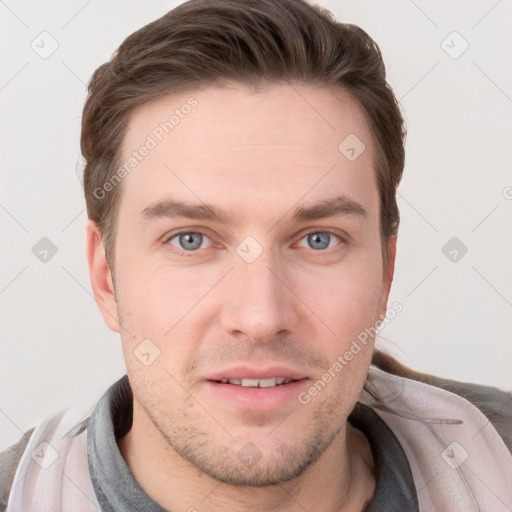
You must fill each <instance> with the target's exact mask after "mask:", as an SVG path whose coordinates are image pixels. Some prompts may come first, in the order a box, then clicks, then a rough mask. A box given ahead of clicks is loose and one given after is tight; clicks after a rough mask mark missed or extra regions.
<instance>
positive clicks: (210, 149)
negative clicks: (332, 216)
mask: <svg viewBox="0 0 512 512" xmlns="http://www.w3.org/2000/svg"><path fill="white" fill-rule="evenodd" d="M144 147H146V148H148V149H144ZM374 152H375V149H374V144H373V141H372V137H371V132H370V130H369V127H368V125H367V122H366V119H365V116H364V115H363V113H362V111H361V110H360V108H359V107H358V106H357V104H356V103H355V102H354V101H353V100H352V99H351V98H350V96H349V95H348V94H347V93H346V92H343V91H340V90H338V91H336V92H333V91H329V90H327V89H325V88H313V87H312V86H302V85H291V84H283V85H281V84H279V85H277V84H273V85H269V86H267V87H264V88H262V89H260V90H258V91H254V90H252V89H249V88H247V87H245V86H241V85H240V86H234V85H233V86H229V87H208V88H206V89H204V90H201V91H188V92H183V93H179V94H172V95H168V96H164V97H161V98H159V99H157V100H155V101H153V102H151V103H147V104H144V105H142V106H140V107H139V108H137V109H136V110H135V111H134V112H133V113H132V115H131V117H130V119H129V123H128V129H127V132H126V136H125V139H124V141H123V145H122V161H123V162H127V161H128V160H129V159H131V160H132V163H133V164H134V165H133V167H132V168H131V169H130V170H129V172H128V173H127V175H126V177H125V178H124V180H123V199H122V206H121V209H123V207H124V208H126V207H129V208H130V209H131V210H134V209H138V211H141V210H143V209H144V208H145V207H146V206H147V205H148V204H150V203H153V202H155V200H158V199H159V198H160V197H164V196H168V195H172V196H173V197H175V198H177V199H180V200H194V202H197V201H198V200H200V201H203V202H207V203H211V204H219V203H229V204H230V205H231V206H233V208H240V209H241V210H247V209H249V208H250V209H251V211H252V213H253V214H255V213H259V214H261V215H264V214H267V215H269V214H270V213H271V209H272V205H276V206H279V211H282V210H283V208H284V206H285V205H288V206H291V205H292V204H294V203H297V202H298V201H301V198H302V200H303V201H306V202H307V201H310V200H311V201H313V200H315V199H325V198H327V197H329V196H331V195H338V194H343V195H349V196H350V195H351V196H352V198H353V199H355V200H358V201H359V202H361V203H363V204H365V207H366V209H367V210H369V211H370V213H371V212H372V209H375V208H376V207H377V208H378V204H377V205H376V204H375V201H377V203H378V199H377V197H378V195H377V189H376V180H375V171H374V165H373V163H374ZM142 153H144V155H143V156H141V154H142ZM133 159H135V160H133ZM249 196H250V202H248V199H249ZM276 213H277V210H276Z"/></svg>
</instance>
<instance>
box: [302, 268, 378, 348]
mask: <svg viewBox="0 0 512 512" xmlns="http://www.w3.org/2000/svg"><path fill="white" fill-rule="evenodd" d="M305 276H306V277H304V276H303V277H302V278H301V279H300V280H297V281H298V288H297V289H298V290H300V292H299V293H298V295H299V296H300V297H301V298H303V300H304V302H305V303H306V304H307V305H308V306H309V307H310V309H311V311H312V312H313V314H315V315H317V317H318V319H319V321H320V320H321V321H322V322H320V324H321V325H322V324H323V325H324V329H327V330H328V331H329V332H330V334H331V335H332V336H329V337H328V338H329V340H330V342H329V347H332V348H337V349H338V350H342V349H343V348H344V347H345V346H346V345H347V344H348V345H350V342H351V341H352V340H353V339H355V338H357V336H358V335H359V334H360V333H361V332H362V331H364V329H365V328H366V327H369V326H371V325H373V324H374V323H375V321H376V319H377V317H378V307H379V299H380V292H381V280H382V275H381V269H380V267H379V263H378V262H366V263H365V264H360V265H358V266H357V267H356V266H354V267H348V266H347V267H340V268H339V269H338V270H337V271H335V272H334V271H332V270H331V271H329V272H325V273H316V274H315V275H310V276H307V275H305Z"/></svg>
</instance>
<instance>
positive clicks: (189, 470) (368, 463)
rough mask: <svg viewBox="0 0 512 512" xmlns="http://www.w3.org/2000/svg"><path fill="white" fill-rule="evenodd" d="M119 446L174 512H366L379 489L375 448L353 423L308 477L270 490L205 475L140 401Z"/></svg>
mask: <svg viewBox="0 0 512 512" xmlns="http://www.w3.org/2000/svg"><path fill="white" fill-rule="evenodd" d="M118 446H119V450H120V452H121V454H122V456H123V458H124V460H125V461H126V463H127V464H128V466H129V467H130V469H131V471H132V473H133V475H134V477H135V479H136V480H137V482H138V483H139V485H140V486H141V487H142V489H143V490H144V491H145V492H146V494H147V495H148V496H150V497H151V498H152V499H153V500H154V501H155V502H157V503H158V504H160V505H161V506H162V507H164V508H166V509H168V510H187V511H191V512H192V511H195V510H196V509H197V510H202V509H207V510H209V511H210V512H218V511H219V512H220V511H224V510H234V511H239V512H255V511H257V510H266V511H269V512H273V511H276V512H277V511H280V512H295V511H297V512H299V511H300V512H303V511H304V510H315V509H316V510H325V511H328V512H349V511H350V512H356V511H357V512H360V511H362V510H363V509H364V506H365V504H366V503H367V502H368V501H369V499H370V498H371V496H372V495H373V492H374V489H375V477H374V473H373V457H372V454H371V449H370V446H369V444H368V441H367V440H366V437H365V436H364V435H363V434H362V433H361V432H360V431H359V430H357V429H355V428H353V427H352V426H351V425H350V424H349V423H347V424H346V426H345V428H343V429H342V430H341V431H340V432H339V434H338V435H337V436H336V438H335V439H334V441H333V442H332V443H331V445H330V446H329V447H328V448H327V450H325V452H324V453H323V454H322V455H321V456H320V458H319V459H318V460H317V461H316V462H315V463H314V464H312V465H311V466H310V467H309V468H308V469H307V470H306V471H305V472H304V473H303V474H302V475H300V476H299V477H297V478H295V479H294V480H292V481H289V482H283V483H282V484H279V485H272V486H266V487H250V486H246V487H238V486H232V485H229V484H226V483H223V482H219V481H217V480H215V479H213V478H211V477H210V476H208V475H206V474H205V473H203V472H201V471H200V470H198V469H197V468H196V467H195V466H193V465H192V464H190V463H189V462H188V461H186V460H184V459H183V458H182V457H181V456H180V455H179V454H178V453H176V452H175V451H174V450H173V448H172V447H171V446H169V444H168V443H167V442H166V440H165V439H164V438H163V436H162V435H161V434H160V432H159V431H158V429H157V428H156V427H155V426H154V424H153V423H152V422H151V421H150V419H149V418H148V417H147V416H146V415H145V414H144V411H142V409H141V408H140V407H137V402H136V401H134V409H133V424H132V428H131V430H130V431H129V432H128V434H126V436H124V437H123V438H122V439H119V440H118Z"/></svg>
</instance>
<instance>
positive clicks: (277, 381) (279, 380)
mask: <svg viewBox="0 0 512 512" xmlns="http://www.w3.org/2000/svg"><path fill="white" fill-rule="evenodd" d="M283 382H284V377H276V383H277V384H282V383H283Z"/></svg>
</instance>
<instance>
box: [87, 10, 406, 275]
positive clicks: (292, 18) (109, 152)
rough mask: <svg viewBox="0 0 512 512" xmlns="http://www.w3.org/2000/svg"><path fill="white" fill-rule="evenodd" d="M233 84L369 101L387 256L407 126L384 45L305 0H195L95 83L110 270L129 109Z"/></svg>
mask: <svg viewBox="0 0 512 512" xmlns="http://www.w3.org/2000/svg"><path fill="white" fill-rule="evenodd" d="M230 81H231V82H238V83H242V84H248V85H253V86H257V85H264V84H267V83H276V82H298V83H302V84H310V85H314V86H326V87H329V88H331V87H334V88H341V89H343V90H345V91H347V92H348V93H349V95H350V97H351V98H352V99H353V100H354V101H355V102H356V103H357V104H358V105H359V106H360V108H362V111H363V113H364V114H365V116H366V119H367V121H368V123H369V126H370V129H371V131H372V134H373V137H374V143H375V147H376V160H377V161H376V162H374V164H375V168H376V173H377V177H376V178H377V185H378V189H379V196H380V234H381V244H382V250H383V260H384V262H385V261H386V256H387V251H386V246H387V242H388V240H389V238H390V237H391V236H393V235H396V233H397V231H398V224H399V211H398V206H397V203H396V189H397V187H398V184H399V182H400V179H401V177H402V172H403V167H404V159H405V150H404V143H405V135H406V131H405V126H404V120H403V118H402V115H401V112H400V108H399V105H398V102H397V100H396V98H395V95H394V93H393V91H392V89H391V87H390V86H389V85H388V83H387V82H386V71H385V67H384V63H383V60H382V55H381V52H380V49H379V47H378V46H377V44H376V43H375V42H374V41H373V39H371V38H370V36H369V35H368V34H367V33H366V32H365V31H364V30H362V29H361V28H360V27H358V26H357V25H353V24H348V23H341V22H338V21H336V19H335V18H334V16H333V15H332V14H331V13H330V12H329V11H327V10H326V9H323V8H321V7H319V6H313V5H310V4H308V3H306V2H305V1H304V0H244V1H243V2H241V1H239V0H215V1H213V2H212V1H210V0H189V1H188V2H185V3H183V4H181V5H179V6H178V7H176V8H175V9H173V10H171V11H170V12H168V13H167V14H165V15H164V16H162V17H161V18H159V19H157V20H155V21H153V22H151V23H149V24H148V25H146V26H144V27H143V28H141V29H139V30H138V31H136V32H134V33H133V34H131V35H130V36H129V37H128V38H126V39H125V40H124V42H123V43H122V44H121V46H120V47H119V48H118V50H117V51H116V52H115V53H114V55H113V56H112V58H111V59H110V60H109V61H108V62H106V63H105V64H103V65H102V66H100V67H99V68H98V69H97V70H96V71H95V73H94V74H93V76H92V79H91V81H90V83H89V93H88V97H87V100H86V103H85V106H84V110H83V117H82V135H81V150H82V154H83V156H84V159H85V164H86V165H85V170H84V190H85V200H86V204H87V213H88V216H89V218H90V219H91V220H93V221H94V222H95V223H96V224H97V225H98V227H99V228H100V230H101V232H102V237H103V244H104V247H105V255H106V257H107V260H108V262H109V265H110V268H111V270H113V262H114V240H115V232H116V230H115V227H116V215H117V211H118V208H119V203H120V197H121V191H122V186H121V185H122V184H121V183H119V185H118V186H115V187H112V189H111V190H109V192H108V193H107V194H102V195H101V196H99V195H98V193H97V191H98V190H103V189H102V187H103V186H104V184H105V183H106V182H108V181H109V179H111V178H112V176H113V175H114V174H115V173H116V170H117V169H118V168H119V166H120V165H121V161H120V160H121V155H120V153H121V145H122V142H123V138H124V134H125V133H126V128H127V124H128V120H129V116H130V114H131V113H132V112H133V111H134V109H135V108H136V107H138V106H140V105H142V104H144V103H146V102H148V101H151V100H154V99H156V98H158V97H161V96H163V95H166V94H171V93H173V92H181V91H184V90H187V89H192V88H198V87H204V86H208V85H211V84H222V83H227V82H230ZM340 142H341V141H340Z"/></svg>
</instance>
